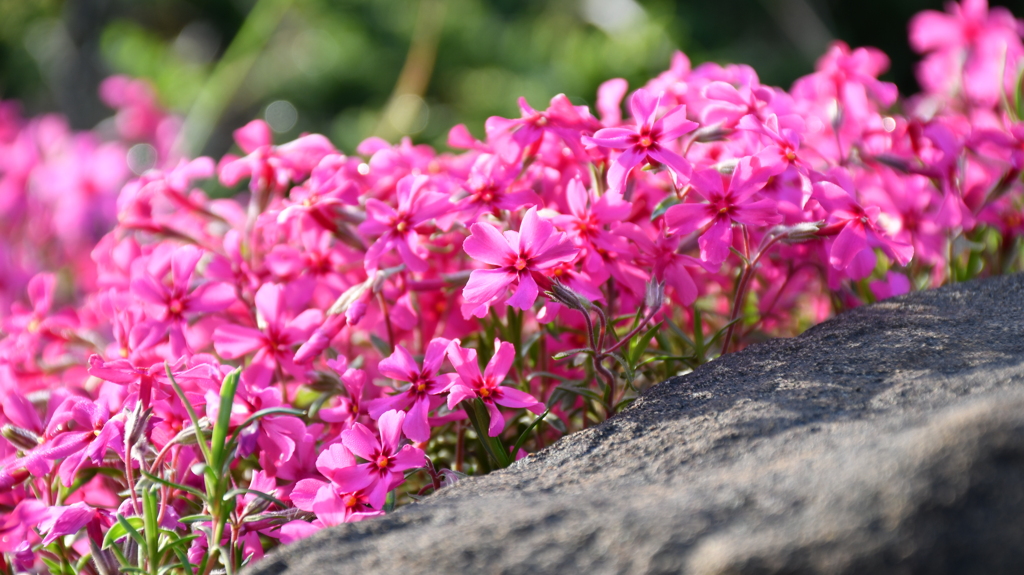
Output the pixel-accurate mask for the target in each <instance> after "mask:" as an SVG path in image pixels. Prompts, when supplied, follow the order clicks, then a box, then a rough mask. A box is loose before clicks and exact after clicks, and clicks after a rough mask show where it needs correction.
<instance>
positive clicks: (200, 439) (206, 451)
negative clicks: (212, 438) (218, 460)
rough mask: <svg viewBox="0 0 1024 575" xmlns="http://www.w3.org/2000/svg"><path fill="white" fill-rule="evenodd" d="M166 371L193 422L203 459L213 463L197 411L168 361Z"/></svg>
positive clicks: (165, 363)
mask: <svg viewBox="0 0 1024 575" xmlns="http://www.w3.org/2000/svg"><path fill="white" fill-rule="evenodd" d="M164 371H165V372H166V373H167V379H169V380H170V381H171V386H172V387H173V388H174V393H176V394H177V395H178V399H180V400H181V403H182V404H183V405H184V406H185V411H186V412H188V418H189V421H191V422H192V430H193V431H195V434H196V442H197V443H198V445H199V450H200V451H202V452H203V459H204V460H205V461H206V463H207V464H209V463H210V462H211V461H212V455H211V453H210V446H209V445H207V443H206V440H205V439H204V438H203V433H202V431H201V430H200V428H199V418H198V417H196V410H194V409H192V404H191V403H189V401H188V397H186V396H185V392H184V391H182V389H181V386H180V385H178V382H177V381H176V380H175V379H174V374H173V373H171V366H170V364H169V363H167V362H166V361H165V362H164Z"/></svg>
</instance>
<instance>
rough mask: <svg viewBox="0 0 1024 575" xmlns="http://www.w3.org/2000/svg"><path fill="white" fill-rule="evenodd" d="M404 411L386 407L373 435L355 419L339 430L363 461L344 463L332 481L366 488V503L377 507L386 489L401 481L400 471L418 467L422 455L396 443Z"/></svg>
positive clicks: (344, 486)
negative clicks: (346, 465)
mask: <svg viewBox="0 0 1024 575" xmlns="http://www.w3.org/2000/svg"><path fill="white" fill-rule="evenodd" d="M404 422H405V412H403V411H395V410H391V411H386V412H384V413H383V414H381V416H380V419H378V420H377V429H378V430H379V432H380V434H379V435H376V436H375V435H374V434H373V432H371V431H370V429H369V428H367V427H366V426H365V425H363V424H362V423H355V424H353V425H352V427H351V428H350V429H347V430H345V431H344V432H343V433H342V434H341V442H342V444H343V445H344V446H345V448H346V449H348V450H349V451H351V452H352V453H353V454H355V455H357V456H359V457H361V458H362V459H363V460H365V461H366V463H360V464H358V465H356V466H354V467H346V468H344V469H339V470H336V471H335V472H334V475H333V477H332V481H334V482H335V483H337V484H338V486H339V487H340V488H341V489H343V490H345V491H348V492H352V491H359V490H360V489H367V490H368V494H367V501H368V502H369V503H370V506H371V507H373V508H375V509H380V508H381V506H383V505H384V499H385V497H386V496H387V493H388V491H391V490H392V489H394V488H395V487H397V486H398V485H400V484H401V483H402V482H403V481H405V476H404V475H403V473H402V472H403V471H405V470H407V469H415V468H417V467H422V466H423V463H424V458H425V457H426V455H425V454H424V453H423V450H422V449H419V448H417V447H413V446H411V445H403V446H401V447H399V444H400V442H401V440H402V424H403V423H404Z"/></svg>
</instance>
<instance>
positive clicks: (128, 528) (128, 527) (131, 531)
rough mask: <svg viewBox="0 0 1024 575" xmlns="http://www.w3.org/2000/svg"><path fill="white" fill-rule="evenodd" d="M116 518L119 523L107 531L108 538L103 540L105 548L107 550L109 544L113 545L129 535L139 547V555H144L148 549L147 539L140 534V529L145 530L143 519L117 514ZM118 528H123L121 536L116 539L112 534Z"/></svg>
mask: <svg viewBox="0 0 1024 575" xmlns="http://www.w3.org/2000/svg"><path fill="white" fill-rule="evenodd" d="M116 517H117V523H115V524H114V525H112V526H111V527H110V531H107V535H106V537H104V538H103V548H104V549H106V548H107V547H108V545H109V543H113V542H114V541H116V540H118V539H120V538H121V537H124V536H125V535H127V536H129V537H131V538H132V539H133V540H134V541H135V543H137V544H138V545H139V553H144V552H145V551H144V550H145V547H146V539H145V538H143V537H142V534H141V533H139V529H142V528H143V521H142V518H141V517H125V516H124V515H121V514H120V513H119V514H117V515H116ZM117 526H120V527H121V531H119V533H120V535H119V536H116V537H111V535H110V534H111V533H113V532H114V528H115V527H117Z"/></svg>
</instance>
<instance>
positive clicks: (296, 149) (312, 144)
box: [218, 120, 335, 192]
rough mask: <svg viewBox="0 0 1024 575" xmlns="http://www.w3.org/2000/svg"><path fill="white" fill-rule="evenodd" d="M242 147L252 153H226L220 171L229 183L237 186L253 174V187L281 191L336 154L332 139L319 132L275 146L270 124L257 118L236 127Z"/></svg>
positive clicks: (251, 179) (251, 177)
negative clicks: (244, 154) (234, 154)
mask: <svg viewBox="0 0 1024 575" xmlns="http://www.w3.org/2000/svg"><path fill="white" fill-rule="evenodd" d="M234 135H235V141H236V142H238V147H240V148H242V151H243V152H245V153H246V154H248V155H247V156H245V157H244V158H234V157H230V156H225V157H224V160H222V161H221V164H220V166H219V167H218V171H219V173H220V181H221V183H223V184H224V185H225V186H234V185H235V184H237V183H238V182H239V181H240V180H241V179H242V178H245V177H249V178H250V180H249V189H250V190H252V191H253V192H256V191H258V190H270V191H274V190H280V189H283V188H285V187H286V186H287V185H288V183H289V182H295V181H298V180H300V179H302V178H304V177H305V176H306V175H307V174H309V173H310V171H312V170H313V168H314V167H316V165H317V164H318V163H319V162H320V160H321V159H323V157H324V156H326V155H328V154H331V153H334V152H335V150H334V146H333V145H331V142H330V141H329V140H328V139H327V138H325V137H323V136H321V135H319V134H310V135H307V136H302V137H300V138H298V139H297V140H295V141H293V142H289V143H287V144H283V145H281V146H274V145H273V138H272V136H271V133H270V127H269V126H267V123H266V122H264V121H263V120H253V121H251V122H249V123H248V124H246V125H245V126H243V127H241V128H239V129H237V130H235V134H234Z"/></svg>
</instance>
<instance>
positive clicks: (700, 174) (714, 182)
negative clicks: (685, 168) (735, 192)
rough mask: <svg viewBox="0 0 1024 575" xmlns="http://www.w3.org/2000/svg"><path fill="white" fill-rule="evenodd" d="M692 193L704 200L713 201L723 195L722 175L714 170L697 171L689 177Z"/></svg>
mask: <svg viewBox="0 0 1024 575" xmlns="http://www.w3.org/2000/svg"><path fill="white" fill-rule="evenodd" d="M690 184H691V185H693V189H694V191H696V192H697V193H698V194H700V195H701V196H703V197H704V198H705V199H707V200H710V201H714V200H716V199H718V198H721V197H722V196H724V195H725V186H724V184H723V183H722V174H721V173H719V171H718V170H715V169H713V168H712V169H705V170H697V171H695V172H693V174H692V175H691V176H690Z"/></svg>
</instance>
